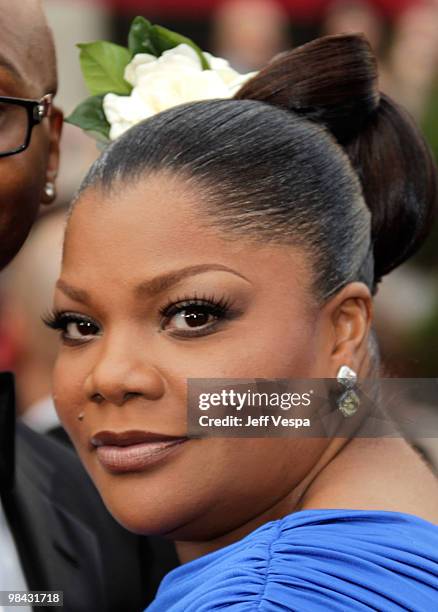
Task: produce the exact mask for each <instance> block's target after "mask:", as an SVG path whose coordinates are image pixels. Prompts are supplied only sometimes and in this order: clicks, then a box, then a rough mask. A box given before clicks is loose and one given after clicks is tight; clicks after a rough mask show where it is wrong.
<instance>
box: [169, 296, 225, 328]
mask: <svg viewBox="0 0 438 612" xmlns="http://www.w3.org/2000/svg"><path fill="white" fill-rule="evenodd" d="M160 312H161V315H162V320H161V329H162V330H166V331H169V332H171V333H173V334H175V335H179V336H187V337H190V336H191V337H194V336H197V335H198V336H202V335H206V334H209V333H212V332H213V331H215V330H216V329H217V328H218V326H219V324H220V323H221V322H223V321H224V320H225V319H231V318H233V317H234V316H237V313H234V311H232V310H231V306H230V304H229V303H227V302H226V301H225V300H220V301H215V300H213V299H211V300H199V299H196V300H183V301H178V302H175V303H172V304H170V305H168V306H166V307H165V308H163V309H162V310H161V311H160Z"/></svg>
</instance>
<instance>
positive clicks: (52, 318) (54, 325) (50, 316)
mask: <svg viewBox="0 0 438 612" xmlns="http://www.w3.org/2000/svg"><path fill="white" fill-rule="evenodd" d="M62 315H63V313H61V312H59V311H58V310H49V311H48V312H46V313H45V314H44V315H43V316H42V317H41V320H42V322H43V323H44V325H46V326H47V327H50V329H63V324H64V321H65V320H64V318H63V316H62Z"/></svg>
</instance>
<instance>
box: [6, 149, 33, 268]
mask: <svg viewBox="0 0 438 612" xmlns="http://www.w3.org/2000/svg"><path fill="white" fill-rule="evenodd" d="M1 161H2V163H1V164H0V236H1V241H0V267H2V266H4V265H6V264H7V263H9V261H10V260H11V259H12V257H14V256H15V254H16V253H17V252H18V250H19V249H20V248H21V246H22V244H23V243H24V241H25V239H26V237H27V235H28V233H29V231H30V228H31V227H32V224H33V222H34V221H35V219H36V216H37V213H38V209H39V205H40V195H41V193H42V189H43V186H44V172H43V168H42V167H41V162H40V161H38V160H36V165H34V162H33V156H32V155H30V154H28V151H24V153H20V154H18V155H14V156H12V157H6V158H5V159H2V160H1Z"/></svg>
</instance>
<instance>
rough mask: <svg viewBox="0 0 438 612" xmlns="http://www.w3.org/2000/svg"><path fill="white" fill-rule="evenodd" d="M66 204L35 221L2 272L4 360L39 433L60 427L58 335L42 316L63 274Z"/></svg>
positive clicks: (20, 406) (27, 419) (23, 411)
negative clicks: (55, 378) (55, 384)
mask: <svg viewBox="0 0 438 612" xmlns="http://www.w3.org/2000/svg"><path fill="white" fill-rule="evenodd" d="M65 214H66V212H65V210H64V209H61V208H54V209H53V210H52V211H50V212H48V213H46V214H45V215H44V216H43V217H41V218H40V219H39V220H38V222H37V223H36V224H35V226H34V228H33V229H32V232H31V234H30V236H29V238H28V240H27V242H26V243H25V245H24V247H23V248H22V249H21V251H20V253H19V254H18V255H17V256H16V257H15V259H14V260H13V261H12V263H11V264H10V265H9V266H8V268H7V269H6V270H5V271H4V272H3V274H2V275H1V276H0V295H1V299H0V336H1V338H2V341H3V346H4V350H3V364H2V361H1V358H0V369H11V370H12V371H13V372H14V375H15V391H16V408H17V412H18V414H19V416H20V419H21V420H22V421H23V422H24V423H26V425H28V426H29V427H31V428H32V429H33V430H35V431H38V432H39V433H49V432H50V433H52V432H53V431H54V430H57V429H58V428H59V427H60V424H59V419H58V415H57V414H56V411H55V407H54V403H53V400H52V391H51V376H52V370H53V365H54V362H55V359H56V354H57V350H58V338H57V336H56V335H55V334H53V333H52V332H51V331H50V330H49V329H48V328H47V327H46V326H45V325H42V321H41V317H42V316H43V315H45V314H47V313H48V312H49V310H50V308H51V304H52V299H53V288H54V286H55V283H56V281H57V279H58V277H59V272H60V265H61V254H62V241H63V235H64V227H65Z"/></svg>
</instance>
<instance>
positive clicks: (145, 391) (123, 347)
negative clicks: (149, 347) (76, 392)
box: [85, 342, 165, 406]
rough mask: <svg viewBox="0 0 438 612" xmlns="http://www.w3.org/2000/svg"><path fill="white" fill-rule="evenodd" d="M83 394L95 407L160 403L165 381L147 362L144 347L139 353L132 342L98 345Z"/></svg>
mask: <svg viewBox="0 0 438 612" xmlns="http://www.w3.org/2000/svg"><path fill="white" fill-rule="evenodd" d="M85 391H86V395H87V397H88V399H89V400H90V401H92V402H94V403H98V404H102V403H104V402H108V403H110V404H114V405H116V406H123V405H124V404H125V403H126V402H127V401H129V400H131V399H132V398H133V397H140V398H143V399H147V400H158V399H160V398H161V397H162V396H163V394H164V392H165V381H164V379H163V377H162V375H161V373H160V372H159V370H158V369H157V368H156V367H155V366H154V365H153V364H151V363H150V361H149V360H148V359H147V354H146V350H145V349H144V347H140V350H139V348H138V347H137V348H136V347H135V344H134V343H132V342H125V343H123V344H122V343H121V342H118V343H117V344H115V343H114V342H112V343H111V344H110V343H109V342H108V343H106V345H104V344H103V343H102V345H101V351H100V354H99V355H98V357H97V359H96V362H95V363H94V365H93V367H92V369H91V370H90V372H89V374H88V376H87V379H86V382H85Z"/></svg>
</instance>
